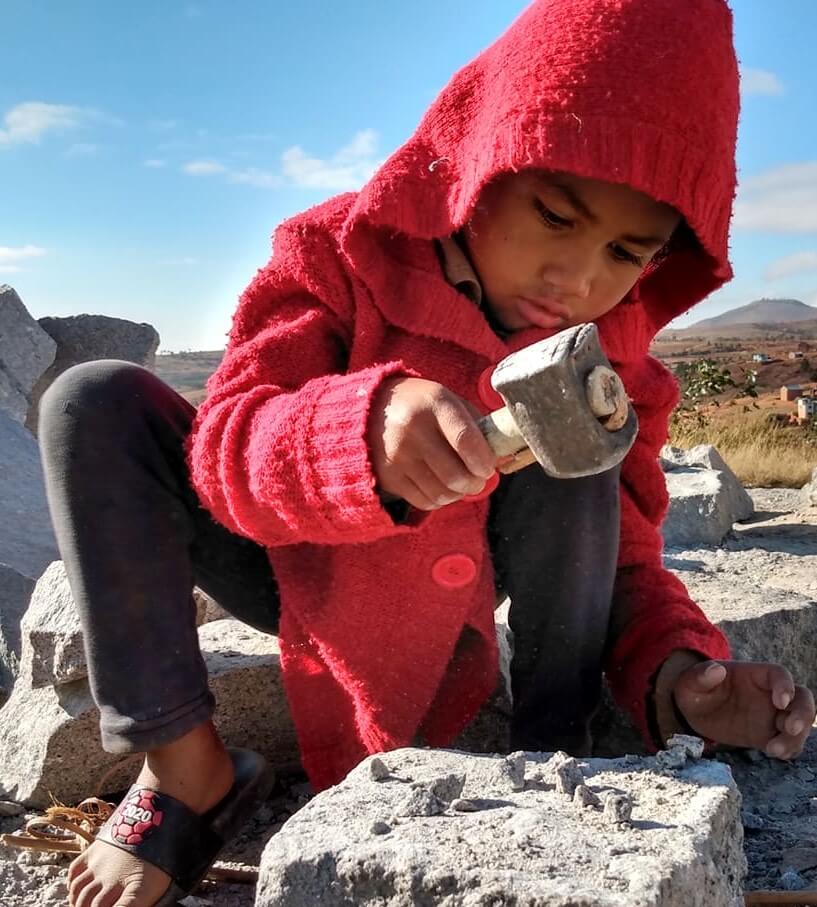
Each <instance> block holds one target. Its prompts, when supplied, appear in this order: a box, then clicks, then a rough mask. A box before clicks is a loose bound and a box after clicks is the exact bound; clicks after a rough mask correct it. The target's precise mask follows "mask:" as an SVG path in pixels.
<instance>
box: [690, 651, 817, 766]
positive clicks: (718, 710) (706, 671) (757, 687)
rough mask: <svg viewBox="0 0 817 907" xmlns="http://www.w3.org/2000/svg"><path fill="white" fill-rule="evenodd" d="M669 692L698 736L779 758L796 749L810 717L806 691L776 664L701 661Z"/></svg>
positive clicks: (797, 751) (811, 708)
mask: <svg viewBox="0 0 817 907" xmlns="http://www.w3.org/2000/svg"><path fill="white" fill-rule="evenodd" d="M673 692H674V694H675V702H676V704H677V706H678V708H679V709H680V711H681V713H682V714H683V716H684V717H685V718H686V720H687V722H688V723H689V725H690V726H691V727H692V728H693V729H694V730H695V731H696V733H698V734H699V735H700V736H701V737H708V738H709V739H711V740H714V741H716V742H718V743H723V744H726V745H728V746H740V747H751V748H752V749H757V750H763V751H764V752H765V753H767V755H769V756H776V757H777V758H778V759H792V758H793V757H795V756H797V755H799V754H800V752H801V751H802V749H803V745H804V744H805V742H806V738H807V737H808V735H809V732H810V731H811V726H812V723H813V722H814V697H813V696H812V694H811V692H810V691H809V690H808V689H807V688H806V687H803V686H798V685H795V683H794V681H793V680H792V677H791V674H789V672H788V671H787V670H786V669H785V668H784V667H781V666H780V665H776V664H765V663H755V662H740V661H726V662H720V661H704V662H701V663H700V664H696V665H693V666H692V667H689V668H687V669H686V670H684V671H683V672H682V673H681V674H679V676H678V678H677V679H676V681H675V685H674V688H673Z"/></svg>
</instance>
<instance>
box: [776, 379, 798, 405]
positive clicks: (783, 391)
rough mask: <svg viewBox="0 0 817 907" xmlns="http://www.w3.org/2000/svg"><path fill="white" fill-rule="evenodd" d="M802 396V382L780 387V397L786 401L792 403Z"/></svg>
mask: <svg viewBox="0 0 817 907" xmlns="http://www.w3.org/2000/svg"><path fill="white" fill-rule="evenodd" d="M802 396H803V385H802V384H784V385H783V387H781V388H780V399H781V400H782V401H783V402H784V403H791V402H792V401H793V400H796V399H797V398H798V397H802Z"/></svg>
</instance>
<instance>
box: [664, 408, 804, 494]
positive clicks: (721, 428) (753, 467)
mask: <svg viewBox="0 0 817 907" xmlns="http://www.w3.org/2000/svg"><path fill="white" fill-rule="evenodd" d="M670 443H671V444H673V445H674V446H675V447H694V446H695V445H696V444H712V445H714V446H715V447H716V448H717V450H718V453H719V454H720V455H721V456H722V457H723V458H724V460H725V461H726V462H727V464H728V465H729V468H730V469H731V470H732V471H733V472H734V473H735V475H736V476H737V477H738V478H739V479H740V481H741V483H742V484H743V485H753V486H762V487H764V488H773V487H780V488H800V487H802V486H803V485H805V483H806V482H808V481H809V479H810V478H811V471H812V469H813V468H814V467H815V466H817V438H815V437H814V436H813V435H812V436H809V435H808V434H807V433H806V432H805V431H804V430H803V429H801V428H797V427H796V426H780V425H773V424H770V423H769V421H768V419H767V418H766V417H765V416H764V415H763V414H759V413H752V414H744V415H743V416H741V417H736V418H734V419H728V420H726V419H708V420H707V423H706V424H704V425H696V424H694V423H693V422H692V421H691V420H685V421H678V420H675V422H674V424H673V425H672V426H671V428H670Z"/></svg>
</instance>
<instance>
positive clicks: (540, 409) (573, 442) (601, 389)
mask: <svg viewBox="0 0 817 907" xmlns="http://www.w3.org/2000/svg"><path fill="white" fill-rule="evenodd" d="M491 384H492V386H493V388H494V390H496V391H497V392H498V393H499V395H500V396H501V397H502V399H503V400H504V401H505V404H506V405H505V406H504V407H503V408H502V409H498V410H496V412H493V413H490V414H489V415H487V416H483V417H482V418H481V419H480V420H479V421H478V423H477V424H478V425H479V428H480V431H481V432H482V433H483V435H485V439H486V440H487V441H488V444H490V446H491V449H492V450H493V451H494V453H495V454H496V455H497V457H498V458H499V459H500V460H503V461H504V462H503V463H502V464H501V465H500V466H499V471H500V472H502V473H510V472H516V471H517V470H518V469H521V468H522V467H523V466H528V465H529V464H531V463H534V462H536V461H538V462H539V465H540V466H541V467H542V468H543V469H544V470H545V472H546V473H547V474H548V475H550V476H553V477H554V478H560V479H572V478H578V477H579V476H592V475H596V474H598V473H600V472H605V471H606V470H608V469H611V468H612V467H613V466H616V465H617V464H618V463H620V462H621V461H622V460H623V459H624V457H625V456H626V454H627V451H628V450H629V449H630V448H631V447H632V446H633V442H634V441H635V436H636V434H637V432H638V419H637V417H636V414H635V410H634V409H633V407H632V406H630V402H629V399H628V398H627V392H626V390H625V389H624V385H623V383H622V381H621V379H620V378H619V377H618V375H617V374H616V373H615V372H614V371H613V369H612V367H611V366H610V362H609V360H608V359H607V357H606V356H605V355H604V352H603V351H602V348H601V344H600V343H599V334H598V329H597V328H596V325H595V324H578V325H575V326H574V327H570V328H567V329H566V330H564V331H560V332H559V333H558V334H554V336H553V337H548V338H547V339H546V340H540V341H539V342H538V343H533V344H531V345H530V346H526V347H524V348H523V349H521V350H517V352H515V353H511V355H510V356H506V357H505V359H503V360H502V361H501V362H499V364H498V365H497V366H496V368H495V369H494V372H493V374H492V375H491Z"/></svg>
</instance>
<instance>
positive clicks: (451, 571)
mask: <svg viewBox="0 0 817 907" xmlns="http://www.w3.org/2000/svg"><path fill="white" fill-rule="evenodd" d="M476 575H477V565H476V564H475V563H474V559H473V558H472V557H468V555H467V554H444V555H443V556H442V557H441V558H439V559H438V560H436V561H435V562H434V566H433V567H432V568H431V578H432V579H433V580H434V582H435V583H436V584H437V585H438V586H442V588H443V589H462V587H463V586H467V585H468V584H469V583H471V582H473V580H474V577H475V576H476Z"/></svg>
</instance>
